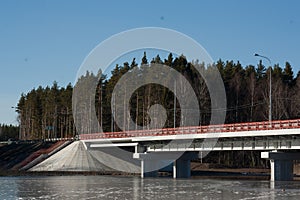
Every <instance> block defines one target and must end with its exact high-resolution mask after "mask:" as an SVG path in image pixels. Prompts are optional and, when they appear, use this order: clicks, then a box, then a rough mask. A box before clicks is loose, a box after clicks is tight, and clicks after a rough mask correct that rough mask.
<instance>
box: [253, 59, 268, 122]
mask: <svg viewBox="0 0 300 200" xmlns="http://www.w3.org/2000/svg"><path fill="white" fill-rule="evenodd" d="M254 56H257V57H261V58H264V59H266V60H267V61H269V63H270V67H271V69H270V75H269V76H270V82H269V121H270V122H271V121H272V63H271V60H270V58H268V57H266V56H262V55H259V54H257V53H256V54H254Z"/></svg>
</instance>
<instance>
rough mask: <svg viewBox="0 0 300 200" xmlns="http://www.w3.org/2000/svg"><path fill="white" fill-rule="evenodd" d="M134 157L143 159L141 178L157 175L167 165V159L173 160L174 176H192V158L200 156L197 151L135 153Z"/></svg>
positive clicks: (170, 161)
mask: <svg viewBox="0 0 300 200" xmlns="http://www.w3.org/2000/svg"><path fill="white" fill-rule="evenodd" d="M134 158H136V159H139V160H141V178H145V177H157V176H158V171H159V170H160V169H162V168H164V167H166V163H168V162H166V161H169V163H170V164H171V163H172V162H173V178H189V177H190V176H191V160H193V159H196V158H198V153H197V152H185V153H183V154H182V155H180V153H179V152H168V153H135V154H134Z"/></svg>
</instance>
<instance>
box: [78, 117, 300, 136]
mask: <svg viewBox="0 0 300 200" xmlns="http://www.w3.org/2000/svg"><path fill="white" fill-rule="evenodd" d="M294 128H300V119H293V120H278V121H272V122H269V121H263V122H247V123H235V124H220V125H208V126H189V127H178V128H164V129H151V130H132V131H123V132H105V133H90V134H81V135H80V136H79V139H80V140H93V139H105V138H129V137H146V136H168V135H183V134H205V133H222V132H240V131H261V130H278V129H294Z"/></svg>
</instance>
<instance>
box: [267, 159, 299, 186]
mask: <svg viewBox="0 0 300 200" xmlns="http://www.w3.org/2000/svg"><path fill="white" fill-rule="evenodd" d="M270 163H271V181H291V180H293V160H274V159H271V160H270Z"/></svg>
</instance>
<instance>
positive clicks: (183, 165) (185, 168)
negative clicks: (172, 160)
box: [173, 159, 191, 178]
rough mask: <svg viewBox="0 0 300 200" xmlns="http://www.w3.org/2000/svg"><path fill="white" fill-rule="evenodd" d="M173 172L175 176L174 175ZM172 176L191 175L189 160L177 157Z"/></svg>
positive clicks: (184, 176)
mask: <svg viewBox="0 0 300 200" xmlns="http://www.w3.org/2000/svg"><path fill="white" fill-rule="evenodd" d="M174 174H175V177H174ZM173 177H174V178H189V177H191V161H190V160H183V159H178V160H176V169H175V171H173Z"/></svg>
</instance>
